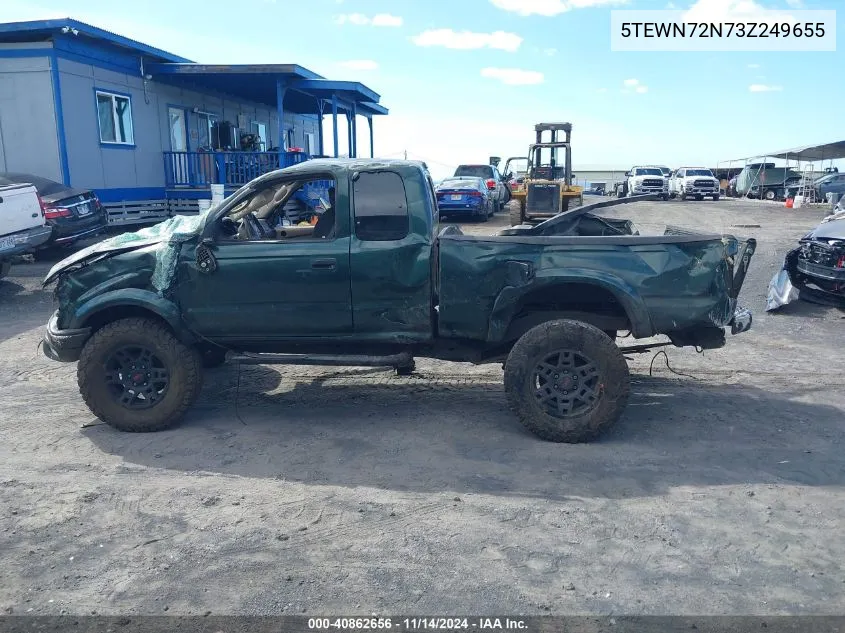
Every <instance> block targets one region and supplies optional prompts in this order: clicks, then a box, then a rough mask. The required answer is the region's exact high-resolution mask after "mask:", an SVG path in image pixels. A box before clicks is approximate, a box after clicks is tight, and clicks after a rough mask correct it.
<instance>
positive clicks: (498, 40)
mask: <svg viewBox="0 0 845 633" xmlns="http://www.w3.org/2000/svg"><path fill="white" fill-rule="evenodd" d="M411 41H412V42H413V43H414V44H416V45H417V46H441V47H443V48H451V49H458V50H473V49H479V48H493V49H496V50H501V51H508V52H510V53H513V52H515V51H516V50H517V49H518V48H519V47H520V45H521V44H522V38H521V37H519V35H515V34H514V33H505V32H504V31H495V32H493V33H473V32H472V31H453V30H452V29H432V30H429V31H423V32H422V33H420V34H419V35H416V36H414V37H412V38H411Z"/></svg>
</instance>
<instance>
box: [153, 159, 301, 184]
mask: <svg viewBox="0 0 845 633" xmlns="http://www.w3.org/2000/svg"><path fill="white" fill-rule="evenodd" d="M163 154H164V179H165V183H166V185H167V186H168V187H199V188H203V187H208V186H209V185H213V184H219V185H230V186H236V187H239V186H241V185H245V184H246V183H248V182H249V181H250V180H253V179H254V178H258V176H260V175H261V174H266V173H267V172H270V171H274V170H276V169H283V168H285V167H290V166H291V165H296V164H297V163H301V162H303V161H306V160H308V155H307V154H306V153H305V152H163Z"/></svg>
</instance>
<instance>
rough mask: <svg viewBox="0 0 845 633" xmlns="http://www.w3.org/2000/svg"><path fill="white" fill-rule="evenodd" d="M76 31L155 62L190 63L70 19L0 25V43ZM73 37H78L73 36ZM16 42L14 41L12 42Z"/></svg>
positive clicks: (188, 60) (152, 47)
mask: <svg viewBox="0 0 845 633" xmlns="http://www.w3.org/2000/svg"><path fill="white" fill-rule="evenodd" d="M65 28H67V29H76V30H77V31H78V32H79V34H80V35H83V36H88V37H90V38H92V39H97V40H103V41H106V42H110V43H111V44H113V45H115V46H120V47H122V48H128V49H130V50H133V51H136V52H138V53H141V54H142V55H149V56H150V57H154V58H156V59H157V60H161V61H165V62H172V63H186V62H187V63H190V62H191V60H190V59H186V58H184V57H180V56H178V55H174V54H173V53H168V52H167V51H163V50H161V49H160V48H155V47H154V46H149V45H147V44H143V43H141V42H138V41H136V40H133V39H129V38H128V37H124V36H122V35H118V34H117V33H112V32H111V31H106V30H105V29H101V28H97V27H96V26H92V25H90V24H86V23H85V22H79V21H78V20H73V19H71V18H61V19H56V20H31V21H26V22H8V23H5V24H0V41H9V40H10V39H11V38H9V37H6V36H7V35H11V36H12V37H13V38H14V36H16V35H18V34H19V33H44V34H45V35H55V34H61V32H62V29H65ZM73 37H79V36H78V35H74V36H73ZM12 41H16V40H12Z"/></svg>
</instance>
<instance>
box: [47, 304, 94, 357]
mask: <svg viewBox="0 0 845 633" xmlns="http://www.w3.org/2000/svg"><path fill="white" fill-rule="evenodd" d="M90 336H91V328H89V327H86V328H80V329H78V330H62V329H59V313H58V312H54V313H53V315H52V316H51V317H50V320H49V321H48V322H47V330H46V332H45V333H44V339H43V341H42V343H43V345H42V347H43V349H44V355H45V356H46V357H47V358H49V359H50V360H56V361H59V362H61V363H72V362H74V361H77V360H79V356H80V355H81V353H82V347H83V346H84V345H85V341H87V340H88V337H90Z"/></svg>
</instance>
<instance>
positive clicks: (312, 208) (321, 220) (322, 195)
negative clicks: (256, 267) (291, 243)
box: [221, 180, 337, 242]
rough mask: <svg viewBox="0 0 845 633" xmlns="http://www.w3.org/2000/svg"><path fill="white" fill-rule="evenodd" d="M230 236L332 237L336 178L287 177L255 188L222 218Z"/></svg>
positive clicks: (254, 239) (250, 238)
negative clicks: (299, 178) (304, 178)
mask: <svg viewBox="0 0 845 633" xmlns="http://www.w3.org/2000/svg"><path fill="white" fill-rule="evenodd" d="M221 229H222V231H223V233H224V235H228V236H229V239H232V240H237V241H244V242H259V241H286V240H291V239H297V240H302V239H306V240H308V239H311V240H316V239H329V240H331V239H334V238H335V237H336V234H337V217H336V215H335V182H334V181H333V180H308V181H286V182H281V183H275V184H272V185H270V186H268V187H265V188H264V189H262V190H260V191H257V192H255V193H254V194H253V195H252V196H250V197H249V198H247V199H245V200H243V201H242V202H241V203H239V204H238V205H237V206H236V207H234V208H233V209H232V210H231V211H230V212H229V214H228V215H227V216H226V217H225V218H223V219H222V221H221Z"/></svg>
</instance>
